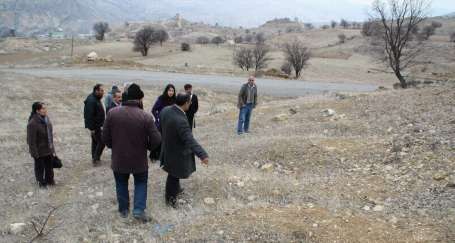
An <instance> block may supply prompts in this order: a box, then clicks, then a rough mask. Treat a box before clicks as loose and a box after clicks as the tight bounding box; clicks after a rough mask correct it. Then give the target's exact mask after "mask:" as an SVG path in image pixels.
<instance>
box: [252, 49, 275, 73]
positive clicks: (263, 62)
mask: <svg viewBox="0 0 455 243" xmlns="http://www.w3.org/2000/svg"><path fill="white" fill-rule="evenodd" d="M269 52H270V49H269V48H268V47H267V46H265V45H264V44H259V43H258V44H256V46H255V47H254V49H253V57H254V60H253V61H254V70H255V71H256V72H258V71H259V70H261V69H263V68H266V67H267V64H268V62H269V61H271V60H272V59H271V58H270V57H269V55H268V54H269Z"/></svg>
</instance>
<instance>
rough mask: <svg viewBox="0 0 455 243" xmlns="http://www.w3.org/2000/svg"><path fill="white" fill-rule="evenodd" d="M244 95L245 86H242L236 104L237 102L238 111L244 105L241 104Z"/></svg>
mask: <svg viewBox="0 0 455 243" xmlns="http://www.w3.org/2000/svg"><path fill="white" fill-rule="evenodd" d="M244 93H245V85H243V86H242V88H240V92H239V97H238V102H237V108H239V109H240V108H242V107H243V106H244V105H245V103H244V102H243V96H244Z"/></svg>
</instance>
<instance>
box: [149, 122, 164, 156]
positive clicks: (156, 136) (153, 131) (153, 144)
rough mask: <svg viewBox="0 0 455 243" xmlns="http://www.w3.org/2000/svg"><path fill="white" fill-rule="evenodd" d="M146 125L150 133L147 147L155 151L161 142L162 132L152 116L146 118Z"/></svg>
mask: <svg viewBox="0 0 455 243" xmlns="http://www.w3.org/2000/svg"><path fill="white" fill-rule="evenodd" d="M146 126H147V134H148V143H147V149H148V150H150V151H153V150H155V149H156V148H157V147H158V146H159V145H160V144H161V133H160V132H159V131H158V129H157V128H156V126H155V123H154V121H153V118H152V117H151V116H150V117H149V119H147V120H146Z"/></svg>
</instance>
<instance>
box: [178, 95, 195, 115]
mask: <svg viewBox="0 0 455 243" xmlns="http://www.w3.org/2000/svg"><path fill="white" fill-rule="evenodd" d="M175 104H177V105H178V106H179V107H180V108H182V110H183V111H185V112H186V111H188V110H189V109H190V105H191V95H190V94H188V93H178V95H177V98H176V100H175Z"/></svg>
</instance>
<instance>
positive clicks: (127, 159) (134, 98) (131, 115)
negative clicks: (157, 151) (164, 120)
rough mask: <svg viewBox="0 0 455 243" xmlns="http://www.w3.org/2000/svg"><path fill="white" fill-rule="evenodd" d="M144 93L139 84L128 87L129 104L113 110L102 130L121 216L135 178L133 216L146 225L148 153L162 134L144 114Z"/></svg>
mask: <svg viewBox="0 0 455 243" xmlns="http://www.w3.org/2000/svg"><path fill="white" fill-rule="evenodd" d="M143 97H144V93H143V92H142V90H141V89H140V87H139V85H137V84H131V85H130V86H129V88H128V101H126V102H124V103H123V104H122V106H119V107H116V108H113V109H112V110H111V111H110V112H109V113H108V114H107V118H106V122H105V123H104V127H103V141H104V143H105V144H106V145H107V147H108V148H111V149H112V166H111V167H112V170H113V172H114V178H115V183H116V189H117V201H118V204H119V212H120V215H121V216H122V217H127V216H128V213H129V194H128V180H129V177H130V174H133V177H134V209H133V216H134V217H135V218H136V219H138V220H141V221H143V222H148V221H150V217H148V216H146V214H145V211H144V210H145V208H146V204H147V181H148V163H147V162H148V161H147V150H152V149H154V148H156V147H157V146H158V145H159V144H160V142H161V135H160V133H159V132H158V130H157V129H156V126H155V124H154V123H153V117H152V114H150V113H147V112H144V110H143V105H142V98H143Z"/></svg>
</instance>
